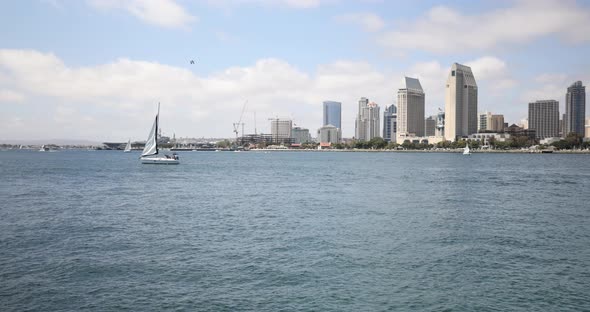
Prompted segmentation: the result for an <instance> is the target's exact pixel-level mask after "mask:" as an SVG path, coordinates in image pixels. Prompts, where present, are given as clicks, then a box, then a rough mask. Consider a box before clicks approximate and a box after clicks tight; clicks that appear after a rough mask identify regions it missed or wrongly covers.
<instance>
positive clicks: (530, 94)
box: [521, 73, 590, 113]
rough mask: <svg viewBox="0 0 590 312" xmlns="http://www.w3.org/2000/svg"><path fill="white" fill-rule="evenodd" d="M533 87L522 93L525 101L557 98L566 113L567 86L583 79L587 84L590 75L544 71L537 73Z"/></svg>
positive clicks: (589, 80) (522, 98) (561, 109)
mask: <svg viewBox="0 0 590 312" xmlns="http://www.w3.org/2000/svg"><path fill="white" fill-rule="evenodd" d="M533 80H534V82H535V83H533V84H532V85H531V87H530V88H529V89H527V90H525V91H524V92H523V93H522V94H521V101H522V102H523V103H530V102H534V101H536V100H557V101H559V104H560V106H561V108H560V111H561V112H562V113H565V102H564V101H565V93H566V92H567V87H569V86H570V85H571V84H573V83H574V82H576V81H578V80H581V81H582V83H583V84H584V85H585V86H587V85H588V83H589V82H590V75H589V74H587V73H583V74H582V75H575V74H565V73H543V74H539V75H537V76H536V77H535V78H534V79H533Z"/></svg>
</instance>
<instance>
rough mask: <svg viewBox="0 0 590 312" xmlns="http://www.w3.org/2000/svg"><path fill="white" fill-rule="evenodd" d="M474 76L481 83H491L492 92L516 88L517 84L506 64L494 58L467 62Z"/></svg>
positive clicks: (487, 57) (488, 57)
mask: <svg viewBox="0 0 590 312" xmlns="http://www.w3.org/2000/svg"><path fill="white" fill-rule="evenodd" d="M465 65H467V66H470V67H471V70H472V72H473V75H474V76H475V77H476V79H478V80H480V81H482V80H483V81H487V82H490V85H489V87H490V89H491V90H502V89H509V88H512V87H515V86H516V84H517V82H516V80H514V79H512V78H511V77H510V76H509V75H510V74H509V71H508V69H507V67H506V63H505V62H504V61H502V60H500V59H498V58H496V57H493V56H484V57H481V58H478V59H476V60H473V61H470V62H467V63H466V64H465Z"/></svg>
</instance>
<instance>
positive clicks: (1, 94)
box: [0, 89, 25, 103]
mask: <svg viewBox="0 0 590 312" xmlns="http://www.w3.org/2000/svg"><path fill="white" fill-rule="evenodd" d="M24 100H25V96H24V95H22V94H20V93H18V92H14V91H12V90H7V89H0V103H2V102H3V103H20V102H22V101H24Z"/></svg>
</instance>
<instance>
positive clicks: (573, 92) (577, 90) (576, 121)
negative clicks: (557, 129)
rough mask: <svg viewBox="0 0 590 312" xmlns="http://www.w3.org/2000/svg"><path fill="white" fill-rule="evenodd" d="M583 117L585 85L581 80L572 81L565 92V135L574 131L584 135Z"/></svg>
mask: <svg viewBox="0 0 590 312" xmlns="http://www.w3.org/2000/svg"><path fill="white" fill-rule="evenodd" d="M584 118H586V87H585V86H583V85H582V82H581V81H576V82H574V83H573V84H572V85H571V86H569V87H568V88H567V93H566V94H565V121H564V124H565V132H564V133H563V136H564V137H565V136H567V135H568V134H570V133H571V132H575V133H577V134H579V135H581V136H583V135H584Z"/></svg>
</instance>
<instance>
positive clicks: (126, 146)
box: [123, 139, 131, 153]
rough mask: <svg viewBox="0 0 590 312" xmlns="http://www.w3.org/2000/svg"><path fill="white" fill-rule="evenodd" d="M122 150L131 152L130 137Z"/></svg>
mask: <svg viewBox="0 0 590 312" xmlns="http://www.w3.org/2000/svg"><path fill="white" fill-rule="evenodd" d="M123 152H125V153H129V152H131V139H130V140H129V141H127V145H125V150H124V151H123Z"/></svg>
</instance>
